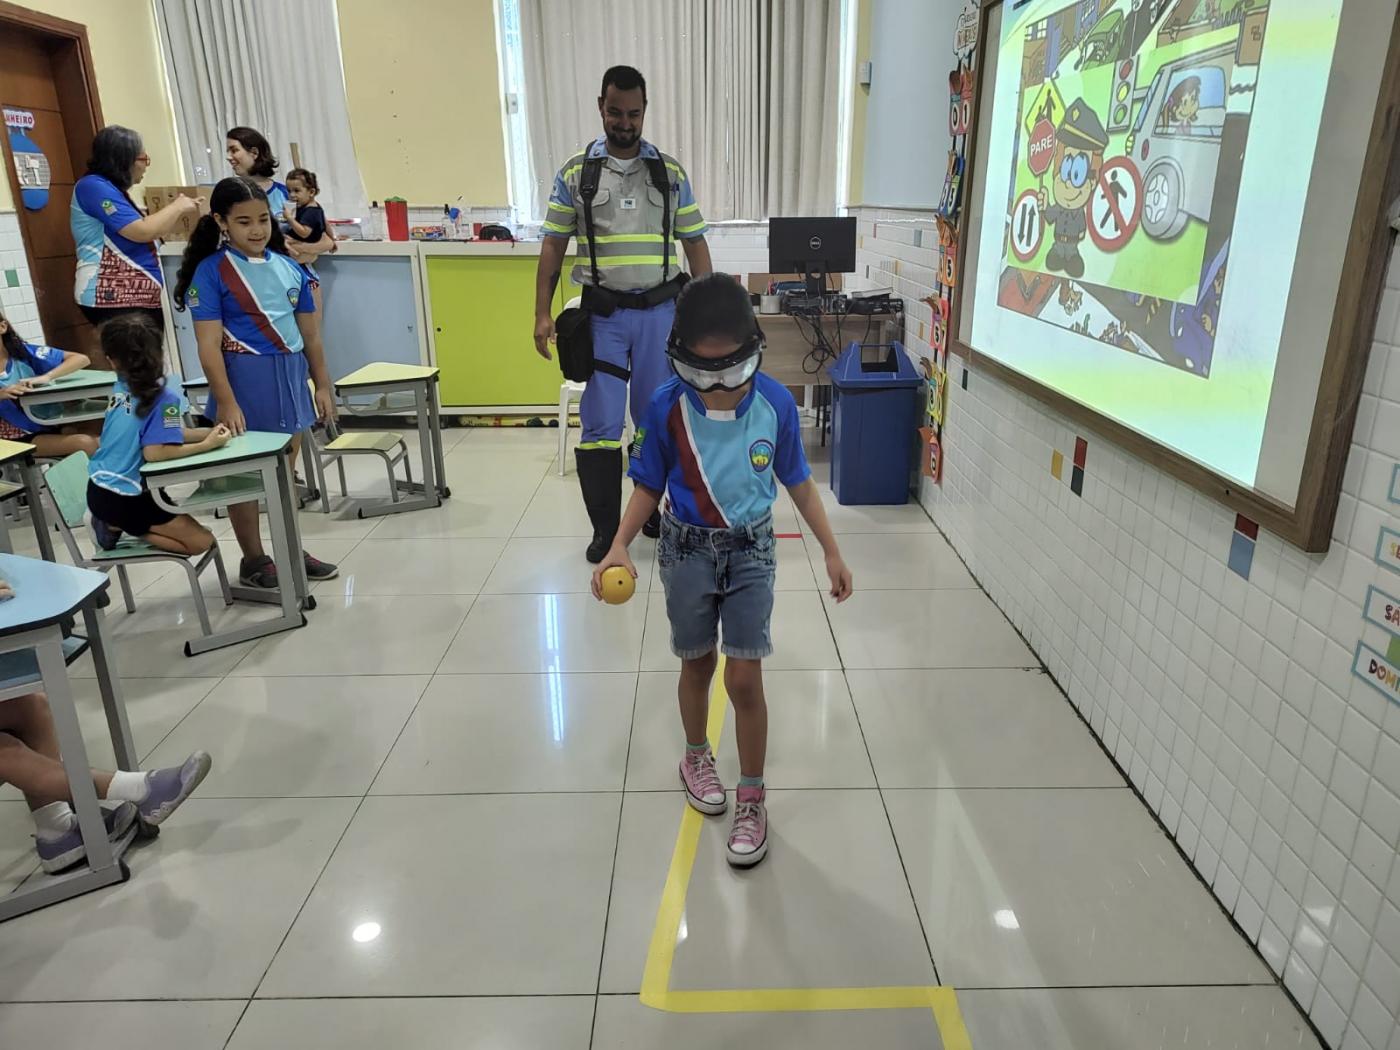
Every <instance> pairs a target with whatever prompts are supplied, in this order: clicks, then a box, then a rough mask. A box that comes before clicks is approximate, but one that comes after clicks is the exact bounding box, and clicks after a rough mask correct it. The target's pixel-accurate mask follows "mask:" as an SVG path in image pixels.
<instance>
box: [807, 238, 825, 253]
mask: <svg viewBox="0 0 1400 1050" xmlns="http://www.w3.org/2000/svg"><path fill="white" fill-rule="evenodd" d="M807 247H809V248H811V249H812V251H814V252H819V251H821V250H822V239H821V238H820V237H813V238H812V239H811V240H810V241H808V242H807Z"/></svg>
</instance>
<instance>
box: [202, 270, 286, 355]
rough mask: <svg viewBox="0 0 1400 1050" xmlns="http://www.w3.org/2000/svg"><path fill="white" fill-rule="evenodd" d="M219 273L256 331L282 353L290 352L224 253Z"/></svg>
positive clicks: (241, 276) (280, 334) (279, 333)
mask: <svg viewBox="0 0 1400 1050" xmlns="http://www.w3.org/2000/svg"><path fill="white" fill-rule="evenodd" d="M219 271H220V272H219V275H220V276H221V277H223V279H224V287H226V288H227V289H228V290H229V291H230V292H231V293H233V297H234V299H235V300H237V302H238V305H239V307H240V308H241V309H242V311H243V312H244V313H245V314H247V315H248V316H249V317H250V318H252V320H253V323H254V324H255V325H257V326H258V331H259V332H261V333H262V335H263V338H265V339H266V340H267V341H268V342H269V343H271V344H272V345H273V346H275V347H276V348H277V349H278V350H280V351H281V352H282V353H284V354H290V353H291V352H292V348H291V347H289V346H288V345H287V344H286V342H285V341H284V340H283V339H282V333H281V332H279V331H277V326H276V325H274V324H273V323H272V319H271V318H269V317H268V316H267V314H265V313H263V308H262V307H261V306H259V305H258V301H257V300H256V299H254V298H253V291H252V289H251V288H249V287H248V283H247V282H246V281H244V280H243V275H242V274H241V273H239V272H238V267H237V266H235V265H234V264H233V260H232V259H230V258H229V257H228V256H227V255H225V256H224V257H223V258H222V259H220V260H219Z"/></svg>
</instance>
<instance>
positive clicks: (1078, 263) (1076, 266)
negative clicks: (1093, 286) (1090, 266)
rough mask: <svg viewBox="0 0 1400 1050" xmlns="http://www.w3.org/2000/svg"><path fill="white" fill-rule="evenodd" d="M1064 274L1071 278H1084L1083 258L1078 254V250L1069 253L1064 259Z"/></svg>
mask: <svg viewBox="0 0 1400 1050" xmlns="http://www.w3.org/2000/svg"><path fill="white" fill-rule="evenodd" d="M1065 273H1067V274H1069V275H1070V276H1071V277H1083V276H1084V256H1082V255H1080V254H1079V250H1078V249H1075V250H1074V251H1073V252H1071V253H1070V254H1069V256H1068V257H1067V258H1066V259H1065Z"/></svg>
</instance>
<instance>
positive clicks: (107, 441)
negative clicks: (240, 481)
mask: <svg viewBox="0 0 1400 1050" xmlns="http://www.w3.org/2000/svg"><path fill="white" fill-rule="evenodd" d="M102 352H103V353H104V354H106V355H107V359H108V360H109V361H111V362H112V364H113V366H115V368H116V370H117V381H116V383H115V384H114V385H113V387H112V399H111V402H110V403H109V404H108V406H107V418H106V419H105V420H104V421H103V423H102V443H101V446H100V447H99V448H98V450H97V455H95V456H93V457H92V462H91V463H89V464H88V490H87V504H88V510H90V511H92V531H93V536H94V538H95V539H96V540H97V545H98V546H99V547H101V548H102V549H103V550H112V549H113V548H115V547H116V545H117V541H118V540H119V539H120V537H121V534H122V533H123V532H124V533H126V534H127V535H128V536H137V537H140V538H141V539H143V540H145V541H146V542H147V543H149V544H150V545H151V546H152V547H159V548H160V549H161V550H163V551H170V552H171V553H172V554H185V555H197V554H203V553H204V552H205V551H207V550H208V549H209V548H210V547H212V546H214V534H213V533H212V532H210V531H209V530H208V529H206V528H205V527H204V526H203V525H201V524H200V523H199V522H197V521H195V519H194V518H192V517H190V516H189V515H188V514H172V513H171V512H170V511H168V510H166V509H165V508H163V507H161V506H160V505H159V504H158V503H156V501H155V498H154V497H153V496H152V495H151V493H150V490H149V489H148V488H147V487H146V479H145V478H144V477H142V475H141V464H142V463H153V462H160V461H164V460H167V459H182V458H184V457H185V456H193V455H195V454H197V453H200V452H211V451H213V450H214V449H216V448H222V447H223V446H224V445H227V444H228V442H229V439H230V438H231V437H232V434H231V433H230V432H229V429H228V427H225V426H223V425H222V424H219V425H216V426H213V427H200V428H198V429H192V428H190V427H186V426H185V420H184V405H183V400H184V398H183V396H182V395H181V394H180V393H179V386H178V385H174V386H172V385H171V384H170V383H169V382H168V381H167V377H166V375H165V351H164V349H163V348H162V346H161V332H160V329H158V328H157V327H156V326H155V325H154V324H153V323H152V322H151V321H149V320H147V319H146V318H145V317H144V316H142V315H140V314H124V315H122V316H121V317H114V318H112V319H111V320H110V321H108V322H107V323H106V324H104V325H103V326H102Z"/></svg>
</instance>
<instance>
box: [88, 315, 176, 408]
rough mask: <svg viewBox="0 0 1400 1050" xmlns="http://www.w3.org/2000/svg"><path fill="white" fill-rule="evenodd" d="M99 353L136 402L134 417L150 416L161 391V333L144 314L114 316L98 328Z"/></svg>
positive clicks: (162, 365) (163, 363)
mask: <svg viewBox="0 0 1400 1050" xmlns="http://www.w3.org/2000/svg"><path fill="white" fill-rule="evenodd" d="M101 336H102V352H103V353H104V354H106V355H107V360H109V361H111V362H112V364H113V365H114V366H115V368H116V370H117V375H119V376H120V377H121V380H122V382H123V383H125V384H126V387H127V389H128V390H130V391H131V393H132V395H133V396H134V397H135V398H136V415H137V416H138V417H139V418H142V419H144V418H145V417H146V416H148V415H150V414H151V409H152V408H154V407H155V404H156V400H157V399H158V398H159V397H160V393H161V391H162V390H164V389H165V347H164V345H163V344H164V337H163V335H162V333H161V330H160V329H159V328H157V327H156V324H155V322H154V321H152V320H151V319H150V318H149V317H146V316H145V315H144V314H137V313H130V314H118V315H117V316H116V317H113V318H112V319H111V320H110V321H107V322H105V323H104V324H103V325H102V332H101Z"/></svg>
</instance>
